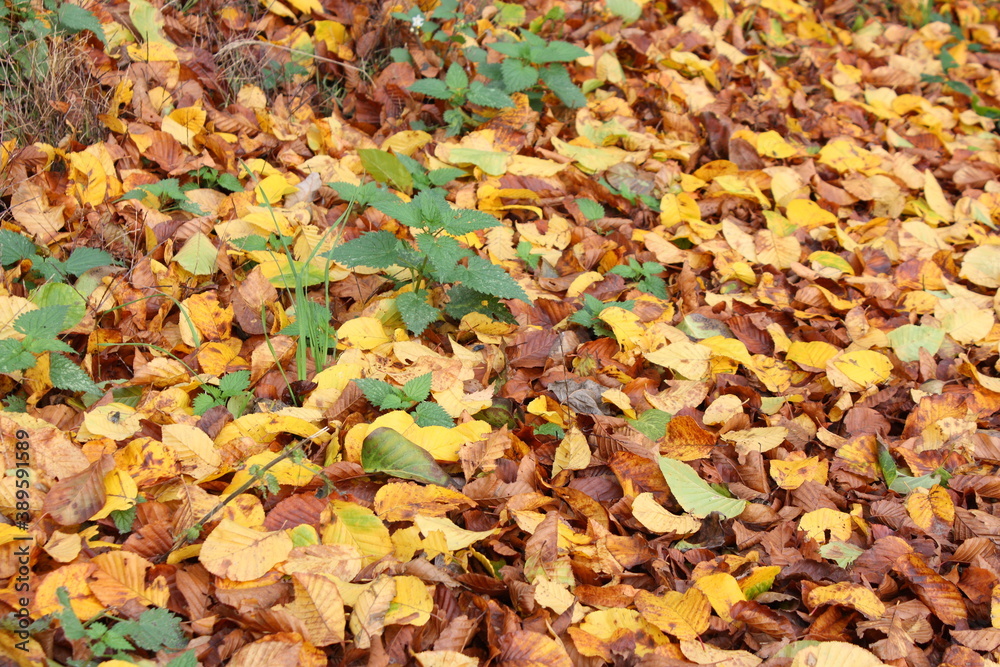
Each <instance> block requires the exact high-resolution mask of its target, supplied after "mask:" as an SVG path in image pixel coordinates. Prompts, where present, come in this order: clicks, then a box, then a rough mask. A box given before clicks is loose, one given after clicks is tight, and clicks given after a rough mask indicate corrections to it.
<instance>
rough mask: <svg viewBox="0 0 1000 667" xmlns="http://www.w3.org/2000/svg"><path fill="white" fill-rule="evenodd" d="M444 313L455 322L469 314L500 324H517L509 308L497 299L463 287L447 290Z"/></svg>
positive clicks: (458, 286) (456, 286) (457, 286)
mask: <svg viewBox="0 0 1000 667" xmlns="http://www.w3.org/2000/svg"><path fill="white" fill-rule="evenodd" d="M445 312H446V313H448V314H449V315H451V316H452V317H454V318H455V319H456V320H460V319H462V318H463V317H465V316H466V315H468V314H469V313H482V314H484V315H489V316H490V317H492V318H493V319H495V320H499V321H501V322H507V323H508V324H516V323H517V320H515V319H514V316H513V315H511V313H510V308H508V307H507V305H506V304H504V303H503V302H502V301H500V299H499V298H497V297H495V296H492V295H490V294H483V293H482V292H479V291H477V290H474V289H472V288H470V287H466V286H465V285H455V286H454V287H452V288H451V289H450V290H448V305H447V306H445Z"/></svg>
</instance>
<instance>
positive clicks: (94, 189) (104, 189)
mask: <svg viewBox="0 0 1000 667" xmlns="http://www.w3.org/2000/svg"><path fill="white" fill-rule="evenodd" d="M69 166H70V179H71V180H72V181H73V182H74V184H75V188H74V189H75V192H76V195H77V197H78V198H79V200H80V203H82V204H90V205H91V206H98V205H99V204H102V203H104V200H105V199H106V198H107V196H108V173H107V171H106V170H105V169H104V166H103V165H102V164H101V161H100V160H99V159H98V158H97V157H96V156H94V155H93V154H91V153H89V152H86V151H81V152H79V153H70V154H69Z"/></svg>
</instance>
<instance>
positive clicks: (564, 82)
mask: <svg viewBox="0 0 1000 667" xmlns="http://www.w3.org/2000/svg"><path fill="white" fill-rule="evenodd" d="M538 75H539V76H540V77H541V79H542V82H543V83H545V85H546V86H547V87H548V89H549V90H551V91H552V92H553V93H555V95H556V97H558V98H559V101H560V102H562V103H563V104H565V105H566V106H568V107H569V108H571V109H578V108H580V107H585V106H587V98H586V97H585V96H584V94H583V91H581V90H580V88H579V87H578V86H577V85H576V84H575V83H573V79H572V78H571V77H570V75H569V72H568V71H567V70H566V67H565V66H563V65H548V66H546V67H543V68H542V69H540V70H539V72H538Z"/></svg>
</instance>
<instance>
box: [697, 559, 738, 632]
mask: <svg viewBox="0 0 1000 667" xmlns="http://www.w3.org/2000/svg"><path fill="white" fill-rule="evenodd" d="M694 586H695V588H697V589H698V590H700V591H701V592H702V593H704V594H705V597H707V598H708V602H709V604H711V605H712V609H714V610H715V613H716V614H718V615H719V618H721V619H722V620H724V621H725V622H726V623H732V622H733V617H732V616H731V615H730V614H729V610H730V609H732V607H733V605H734V604H736V603H737V602H740V601H741V600H746V599H747V598H746V595H744V594H743V589H741V588H740V584H739V582H738V581H736V577H734V576H733V575H731V574H729V573H728V572H716V573H715V574H708V575H705V576H704V577H701V578H700V579H698V580H697V581H696V582H694Z"/></svg>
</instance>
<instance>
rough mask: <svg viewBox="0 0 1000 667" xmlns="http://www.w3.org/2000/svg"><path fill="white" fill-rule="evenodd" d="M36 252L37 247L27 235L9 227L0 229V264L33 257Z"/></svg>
mask: <svg viewBox="0 0 1000 667" xmlns="http://www.w3.org/2000/svg"><path fill="white" fill-rule="evenodd" d="M37 252H38V247H37V246H35V244H34V243H32V242H31V240H30V239H28V237H26V236H24V235H23V234H18V233H17V232H12V231H11V230H9V229H0V266H10V265H11V264H13V263H15V262H20V261H21V260H22V259H30V258H33V257H34V256H35V253H37Z"/></svg>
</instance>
